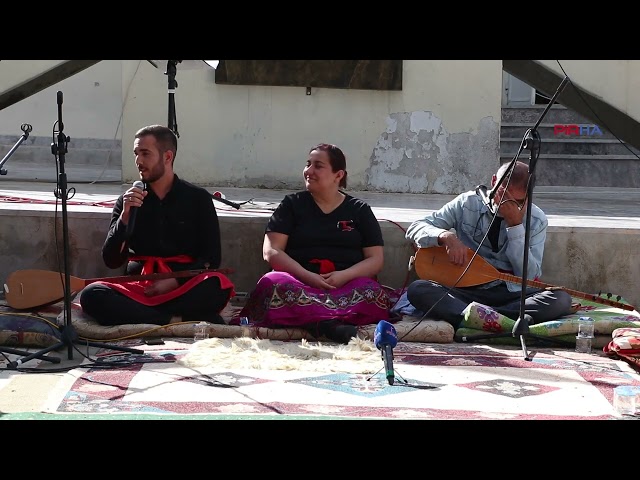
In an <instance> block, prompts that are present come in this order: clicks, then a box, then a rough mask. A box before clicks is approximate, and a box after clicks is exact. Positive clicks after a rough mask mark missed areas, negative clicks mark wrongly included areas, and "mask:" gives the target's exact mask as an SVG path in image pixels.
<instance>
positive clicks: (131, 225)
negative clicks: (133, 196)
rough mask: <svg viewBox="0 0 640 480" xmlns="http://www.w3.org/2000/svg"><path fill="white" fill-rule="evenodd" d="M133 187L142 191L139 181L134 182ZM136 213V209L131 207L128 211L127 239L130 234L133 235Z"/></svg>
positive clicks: (142, 185) (142, 186)
mask: <svg viewBox="0 0 640 480" xmlns="http://www.w3.org/2000/svg"><path fill="white" fill-rule="evenodd" d="M133 186H134V187H136V188H140V189H141V190H144V183H143V182H141V181H140V180H136V181H135V182H133ZM137 213H138V207H131V208H130V209H129V223H127V238H130V237H131V234H132V233H133V229H134V227H135V223H136V214H137Z"/></svg>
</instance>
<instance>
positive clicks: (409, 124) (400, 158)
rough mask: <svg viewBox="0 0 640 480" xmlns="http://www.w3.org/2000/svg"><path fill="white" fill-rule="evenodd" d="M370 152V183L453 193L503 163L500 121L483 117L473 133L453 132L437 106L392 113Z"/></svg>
mask: <svg viewBox="0 0 640 480" xmlns="http://www.w3.org/2000/svg"><path fill="white" fill-rule="evenodd" d="M386 125H387V128H386V129H385V131H384V132H383V133H382V134H381V135H380V137H379V138H378V141H377V142H376V145H375V147H374V149H373V152H372V154H371V157H370V167H369V168H368V169H367V171H366V174H365V178H366V183H367V189H368V190H372V191H380V192H402V193H440V194H448V195H453V194H457V193H460V192H462V191H465V190H469V189H470V188H474V187H475V186H476V185H478V184H479V183H483V182H487V181H489V180H490V179H491V175H492V174H493V173H495V171H496V170H497V169H498V167H499V166H500V158H499V141H500V134H499V132H500V125H499V123H498V122H495V121H494V120H493V117H485V118H483V119H481V120H480V122H479V125H478V129H477V131H476V132H473V133H468V132H464V133H450V132H447V130H446V128H445V126H444V125H443V123H442V120H441V119H440V118H438V117H437V116H435V115H434V114H433V113H432V112H428V111H417V112H401V113H394V114H391V115H390V116H389V117H387V120H386Z"/></svg>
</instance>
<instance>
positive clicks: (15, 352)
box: [0, 123, 60, 363]
mask: <svg viewBox="0 0 640 480" xmlns="http://www.w3.org/2000/svg"><path fill="white" fill-rule="evenodd" d="M20 129H21V130H22V132H23V133H22V135H21V136H20V138H19V139H18V141H17V142H16V144H15V145H14V146H13V147H11V150H9V151H8V152H7V154H6V155H5V156H4V158H3V159H2V161H0V175H6V174H7V171H6V170H5V169H4V168H2V166H3V165H4V164H5V163H7V160H9V157H11V155H13V152H15V151H16V150H17V149H18V147H19V146H20V145H22V142H24V141H25V140H26V139H27V138H29V133H30V132H31V130H33V127H32V126H31V125H29V124H28V123H23V124H22V125H21V126H20ZM0 353H10V354H12V355H29V352H25V351H23V350H18V349H15V348H10V347H5V346H2V345H0ZM38 358H40V359H41V360H46V361H48V362H51V363H60V359H59V358H58V357H48V356H47V355H44V354H41V355H39V357H38Z"/></svg>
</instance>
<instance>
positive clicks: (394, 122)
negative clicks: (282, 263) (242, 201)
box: [123, 60, 502, 193]
mask: <svg viewBox="0 0 640 480" xmlns="http://www.w3.org/2000/svg"><path fill="white" fill-rule="evenodd" d="M160 62H163V61H160ZM126 63H127V62H125V64H126ZM180 67H181V65H180V64H178V68H177V70H178V71H177V74H176V81H177V82H178V88H177V89H176V93H175V96H174V100H175V105H176V113H177V125H178V132H179V134H180V144H179V145H180V146H179V152H178V156H177V159H176V170H177V171H178V172H180V173H182V175H183V176H184V177H185V178H187V179H190V180H191V181H194V182H196V183H200V184H205V185H220V186H235V187H257V188H300V187H301V186H302V182H301V179H302V169H303V167H304V163H305V161H306V155H307V152H308V150H309V148H310V147H311V146H312V145H314V144H316V143H319V142H323V141H326V142H332V143H336V144H337V145H339V146H340V147H341V148H342V149H343V150H344V151H345V153H346V155H347V170H348V172H349V186H350V188H352V189H356V190H375V191H390V192H432V193H451V192H454V191H460V190H463V189H466V188H469V187H471V186H473V185H475V184H477V178H478V176H480V177H481V178H483V179H486V178H488V177H490V175H491V172H492V171H493V170H494V169H495V168H496V166H498V165H499V160H498V140H499V122H500V95H501V78H502V70H501V62H500V61H499V60H497V61H496V60H493V61H443V60H439V61H430V60H405V61H404V67H403V89H402V91H400V92H396V91H368V90H345V89H328V88H313V89H312V93H311V95H306V93H305V89H304V88H299V87H265V86H243V85H216V84H215V82H214V74H215V73H214V71H213V70H211V69H209V70H202V69H181V68H180ZM132 69H133V64H130V65H126V66H125V67H124V68H123V72H124V75H123V77H124V78H128V77H130V73H129V72H131V71H132ZM470 78H472V79H473V82H470V81H469V79H470ZM167 98H168V95H167V78H166V76H163V75H162V72H161V71H160V70H156V69H154V68H153V67H150V66H145V68H141V69H140V70H139V71H138V74H137V75H136V76H135V78H134V79H133V81H132V82H131V91H130V94H129V100H128V101H127V102H126V104H125V113H124V130H123V131H124V134H123V150H124V152H125V153H124V154H123V179H124V181H125V182H127V183H128V182H130V181H133V180H134V179H135V178H137V172H136V171H135V167H134V164H133V158H132V157H131V155H128V154H127V153H126V152H127V145H131V146H132V145H133V133H134V132H135V130H136V129H137V128H138V127H140V126H142V125H145V124H149V123H164V124H166V123H167V117H168V115H167V103H168V101H167Z"/></svg>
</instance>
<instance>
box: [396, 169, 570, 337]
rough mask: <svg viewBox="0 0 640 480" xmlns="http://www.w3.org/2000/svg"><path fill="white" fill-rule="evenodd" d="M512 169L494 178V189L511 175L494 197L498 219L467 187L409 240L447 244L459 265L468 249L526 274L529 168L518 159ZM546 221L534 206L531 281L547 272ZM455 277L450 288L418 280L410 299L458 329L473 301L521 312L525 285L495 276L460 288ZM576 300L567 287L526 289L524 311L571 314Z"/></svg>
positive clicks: (412, 229)
mask: <svg viewBox="0 0 640 480" xmlns="http://www.w3.org/2000/svg"><path fill="white" fill-rule="evenodd" d="M508 167H509V164H505V165H502V166H501V167H500V168H499V169H498V172H497V173H496V174H494V175H493V177H492V180H491V186H492V187H494V186H495V185H496V183H497V180H498V179H499V178H502V176H503V175H504V174H505V173H507V174H508V175H507V176H506V178H505V180H504V181H503V182H502V183H501V184H500V186H499V187H498V189H497V190H496V195H495V196H494V198H493V204H494V208H495V209H497V211H496V214H495V218H494V214H493V213H492V211H491V210H490V209H489V208H488V206H487V205H485V204H484V203H483V201H482V199H481V198H480V197H479V196H478V195H477V194H476V192H475V191H468V192H465V193H462V194H460V195H458V196H457V197H456V198H455V199H453V200H451V201H450V202H448V203H447V204H446V205H444V206H443V207H442V208H441V209H440V210H438V211H436V212H434V213H432V214H430V215H427V216H426V217H425V218H423V219H421V220H416V221H415V222H413V223H412V224H411V225H410V226H409V228H408V229H407V233H406V238H407V239H410V240H412V241H413V242H415V244H416V246H418V247H434V246H436V245H442V246H444V248H445V249H446V252H447V256H448V258H449V261H450V262H452V263H453V264H455V265H458V266H466V265H467V264H468V263H469V261H470V260H471V258H470V256H469V255H468V254H469V249H472V250H474V251H475V250H478V254H479V255H480V256H481V257H482V258H484V259H485V260H486V261H487V262H488V263H489V264H491V265H492V266H494V267H495V268H496V269H497V270H499V271H501V272H505V273H510V274H512V275H516V276H518V277H522V273H523V259H524V243H525V242H524V240H525V227H524V225H523V219H524V218H525V213H526V208H527V204H526V200H527V191H528V182H529V167H528V165H527V164H526V163H523V162H516V164H515V165H514V168H513V170H512V172H511V173H510V174H509V173H508V172H507V169H508ZM547 225H548V222H547V217H546V215H545V214H544V212H543V211H542V210H541V209H540V208H539V207H537V206H536V205H535V204H532V211H531V228H530V242H529V252H528V263H527V278H528V279H534V278H538V277H540V275H541V273H542V256H543V253H544V243H545V240H546V235H547ZM452 230H453V231H452ZM456 280H457V278H453V279H452V282H451V285H449V286H445V285H441V284H439V283H437V282H434V281H431V280H428V279H421V280H416V281H414V282H412V283H411V284H410V285H409V287H408V289H407V293H406V298H407V299H408V301H409V302H410V303H411V305H412V306H413V307H415V308H416V309H417V310H418V311H421V312H423V313H425V314H428V315H429V316H430V317H431V318H438V319H442V320H445V321H447V322H449V323H450V324H451V325H453V327H454V328H458V326H459V325H460V322H462V320H463V319H464V316H463V311H464V310H465V309H466V307H467V306H468V305H469V303H471V302H478V303H481V304H483V305H487V306H490V307H492V308H494V309H495V310H496V311H497V312H498V313H501V314H502V315H505V316H506V317H509V318H511V319H513V320H517V319H518V317H519V316H520V305H521V284H520V283H512V282H505V281H502V280H493V281H489V282H487V283H484V284H481V285H476V286H469V287H455V286H454V285H453V283H455V281H456ZM451 286H452V287H453V288H451V289H450V288H449V287H451ZM571 300H572V299H571V295H569V294H568V293H567V292H565V291H564V290H559V289H555V290H542V289H539V288H531V287H527V290H526V300H525V314H528V315H530V316H531V318H532V321H531V323H541V322H546V321H549V320H553V319H556V318H558V317H561V316H563V315H568V314H570V313H572V310H571Z"/></svg>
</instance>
